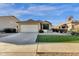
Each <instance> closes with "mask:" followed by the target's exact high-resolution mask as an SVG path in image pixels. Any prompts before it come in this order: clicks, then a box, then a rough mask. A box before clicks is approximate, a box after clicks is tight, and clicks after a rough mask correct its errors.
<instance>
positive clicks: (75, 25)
mask: <svg viewBox="0 0 79 59" xmlns="http://www.w3.org/2000/svg"><path fill="white" fill-rule="evenodd" d="M67 25H68V30H69V31H70V30H74V31H79V21H74V20H73V17H72V16H70V17H68V20H67Z"/></svg>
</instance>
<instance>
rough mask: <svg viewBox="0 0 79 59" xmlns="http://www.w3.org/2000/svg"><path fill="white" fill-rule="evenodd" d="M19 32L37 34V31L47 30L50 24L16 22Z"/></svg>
mask: <svg viewBox="0 0 79 59" xmlns="http://www.w3.org/2000/svg"><path fill="white" fill-rule="evenodd" d="M17 24H18V25H19V26H18V29H19V32H39V30H49V29H51V28H52V24H51V23H50V22H48V21H40V20H32V19H29V20H27V21H19V22H17Z"/></svg>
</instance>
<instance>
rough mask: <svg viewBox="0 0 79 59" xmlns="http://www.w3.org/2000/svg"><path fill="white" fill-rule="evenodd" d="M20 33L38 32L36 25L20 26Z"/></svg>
mask: <svg viewBox="0 0 79 59" xmlns="http://www.w3.org/2000/svg"><path fill="white" fill-rule="evenodd" d="M20 32H38V25H21V30H20Z"/></svg>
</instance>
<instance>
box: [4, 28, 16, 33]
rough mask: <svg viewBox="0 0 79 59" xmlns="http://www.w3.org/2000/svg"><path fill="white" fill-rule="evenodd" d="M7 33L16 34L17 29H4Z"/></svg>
mask: <svg viewBox="0 0 79 59" xmlns="http://www.w3.org/2000/svg"><path fill="white" fill-rule="evenodd" d="M4 32H5V33H16V29H12V28H6V29H4Z"/></svg>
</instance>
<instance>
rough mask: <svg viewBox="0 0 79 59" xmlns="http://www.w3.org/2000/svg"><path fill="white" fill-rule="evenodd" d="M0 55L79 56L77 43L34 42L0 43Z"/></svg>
mask: <svg viewBox="0 0 79 59" xmlns="http://www.w3.org/2000/svg"><path fill="white" fill-rule="evenodd" d="M0 55H8V56H11V55H12V56H72V55H73V56H79V43H36V44H26V45H14V44H8V43H0Z"/></svg>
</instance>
